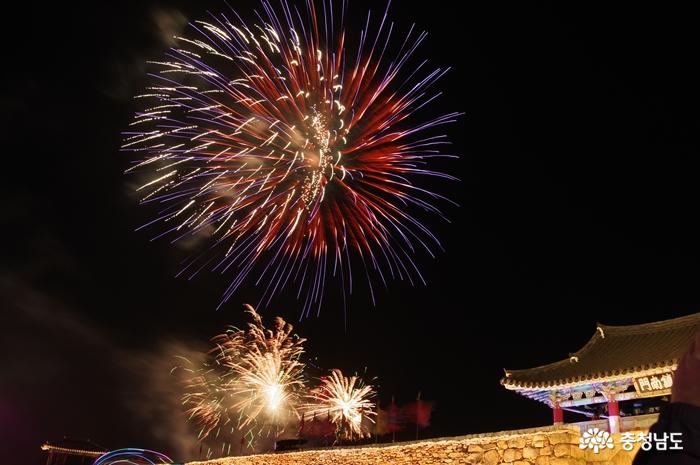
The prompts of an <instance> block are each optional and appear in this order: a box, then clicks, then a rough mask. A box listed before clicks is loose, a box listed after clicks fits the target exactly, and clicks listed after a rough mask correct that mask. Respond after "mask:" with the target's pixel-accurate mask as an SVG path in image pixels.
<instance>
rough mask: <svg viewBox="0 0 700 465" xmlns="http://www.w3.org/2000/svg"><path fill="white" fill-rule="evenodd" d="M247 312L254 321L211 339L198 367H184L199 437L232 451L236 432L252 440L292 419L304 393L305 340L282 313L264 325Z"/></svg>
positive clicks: (185, 401)
mask: <svg viewBox="0 0 700 465" xmlns="http://www.w3.org/2000/svg"><path fill="white" fill-rule="evenodd" d="M247 311H248V313H249V314H250V315H251V317H252V320H253V321H252V322H251V323H249V324H248V327H247V328H246V329H239V328H231V329H229V330H228V331H227V332H226V333H224V334H221V335H219V336H216V337H215V338H213V341H214V343H215V347H214V348H213V349H212V350H211V351H210V352H209V354H208V355H209V357H208V360H207V361H205V362H204V364H203V365H202V366H199V367H197V366H195V367H193V366H192V365H193V364H191V363H188V364H187V365H185V366H184V367H182V368H185V369H186V370H188V371H189V372H191V375H190V376H188V379H187V381H186V384H185V390H186V392H185V394H184V396H183V404H184V405H185V407H186V409H187V412H188V414H189V418H190V419H191V420H192V421H193V422H194V423H195V424H196V425H197V428H198V437H199V439H200V440H201V441H205V440H210V442H212V441H218V442H220V443H221V451H220V453H222V454H224V453H231V441H232V438H233V436H234V435H235V434H236V433H238V435H240V436H247V437H248V442H249V443H250V444H251V445H252V442H253V440H254V438H255V437H256V436H258V435H261V434H264V433H266V432H267V433H274V434H278V433H279V432H280V431H283V430H284V428H285V426H287V425H290V424H296V422H297V421H298V420H299V418H300V414H299V408H300V405H301V401H302V398H303V396H304V395H305V393H306V391H305V389H306V385H305V381H304V378H303V371H304V364H303V363H302V362H301V361H300V357H301V356H302V354H303V352H304V349H303V344H304V342H305V339H302V338H299V337H298V336H296V335H294V334H292V330H293V327H292V325H290V324H288V323H286V322H285V321H284V320H283V319H281V318H276V319H275V323H274V325H273V327H272V328H270V329H267V328H265V326H264V325H263V322H262V318H261V317H260V315H259V314H258V313H257V312H256V311H255V310H254V309H253V308H252V307H250V306H247Z"/></svg>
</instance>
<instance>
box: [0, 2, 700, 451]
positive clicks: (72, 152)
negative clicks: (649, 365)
mask: <svg viewBox="0 0 700 465" xmlns="http://www.w3.org/2000/svg"><path fill="white" fill-rule="evenodd" d="M24 3H25V4H26V5H27V8H28V9H27V10H22V9H21V7H19V6H17V5H16V6H15V7H12V9H11V10H12V11H4V12H3V17H4V19H5V21H4V25H3V31H2V34H3V35H4V36H5V37H3V56H2V59H3V62H4V64H3V66H2V86H1V87H2V91H3V94H2V112H0V115H1V116H0V117H1V118H2V124H1V126H2V128H3V129H2V132H0V134H1V135H0V137H2V144H1V145H0V146H1V147H2V154H3V164H2V176H3V178H4V180H3V182H2V187H3V189H4V193H3V196H2V200H3V208H2V211H1V212H0V218H2V220H1V221H2V222H3V229H2V230H3V233H4V234H3V236H4V240H3V245H4V246H3V254H2V255H3V258H2V260H1V261H0V296H1V297H2V311H1V312H0V354H2V356H1V358H0V362H1V363H0V456H2V457H3V460H4V463H9V464H15V463H16V464H38V463H41V454H40V451H39V446H40V445H41V443H42V442H43V441H45V440H58V439H60V438H61V437H63V436H64V435H68V436H73V437H83V438H84V437H89V438H91V439H92V440H94V441H96V442H97V443H99V444H102V445H104V446H105V447H108V448H118V447H125V446H135V447H136V446H140V447H150V448H153V449H156V450H160V451H163V452H166V453H171V454H172V455H173V456H174V458H176V459H183V458H185V457H180V456H179V455H178V452H179V451H180V450H181V446H182V444H180V443H181V442H184V440H183V439H181V435H182V434H183V432H184V431H185V428H186V426H185V425H184V424H181V421H180V420H181V418H180V414H179V413H178V412H177V409H176V407H174V406H173V402H171V400H172V398H174V396H176V395H178V394H179V391H178V387H177V386H176V385H175V384H174V383H172V382H170V381H169V379H168V374H167V371H168V369H169V368H170V367H171V366H172V365H173V363H174V362H173V359H172V356H173V355H175V354H176V353H177V350H179V349H181V348H192V349H197V348H201V347H204V346H205V345H206V341H207V339H208V338H209V337H211V336H213V335H215V334H217V333H219V332H220V331H221V330H222V329H223V328H224V327H225V325H227V324H237V325H240V324H241V323H243V321H244V318H243V313H242V311H241V308H242V304H243V303H246V302H250V303H255V302H257V298H258V296H259V293H260V289H257V288H255V287H252V286H250V287H246V288H244V289H242V290H241V291H240V292H239V293H238V294H237V295H236V296H234V297H233V298H232V299H231V300H230V301H229V303H228V304H227V305H225V306H224V307H223V308H222V309H221V310H219V311H216V310H215V307H216V305H217V304H218V303H219V299H220V297H221V294H222V292H223V290H224V288H225V285H226V284H227V283H228V279H229V278H230V276H228V277H227V276H223V277H222V276H219V275H216V274H212V273H205V274H202V275H200V276H199V277H198V278H197V279H195V280H193V281H186V280H183V279H177V278H175V277H174V275H175V274H176V273H177V271H178V270H179V267H180V265H179V263H180V262H181V261H182V260H184V259H185V258H187V257H188V254H187V252H186V251H183V250H180V249H178V248H177V247H173V246H171V245H170V244H169V242H168V241H167V240H165V241H158V242H150V241H149V239H150V238H151V237H152V235H153V234H150V233H148V232H146V233H144V232H135V231H134V230H135V228H136V227H138V226H139V225H141V224H142V223H144V222H146V221H147V220H148V219H149V218H150V217H151V215H152V213H153V211H152V210H149V209H148V208H143V207H138V206H137V205H136V201H135V200H134V198H133V196H132V194H131V193H130V189H129V187H128V180H127V179H126V178H125V176H124V175H123V174H122V173H123V171H124V169H125V168H126V167H127V166H128V161H129V157H130V155H129V154H125V153H120V152H119V150H118V149H119V146H120V141H121V136H120V132H121V131H123V130H124V129H125V128H126V125H127V124H128V123H129V122H130V119H131V116H132V114H133V111H134V110H135V109H136V108H137V107H136V106H135V105H134V102H133V101H132V98H131V97H132V96H133V95H134V94H137V93H138V92H140V91H141V89H142V88H143V86H144V85H145V84H146V80H145V70H146V68H145V61H146V60H147V59H153V58H159V57H161V54H162V53H163V52H164V51H165V49H166V43H165V41H164V37H167V36H168V35H171V34H172V32H173V31H175V30H178V28H179V27H180V23H181V22H182V21H183V20H185V19H187V20H195V19H200V18H204V17H205V15H206V12H207V10H208V9H212V10H221V9H225V8H226V5H225V4H224V2H223V1H221V2H218V1H209V2H199V1H190V2H187V1H175V0H173V1H161V2H154V1H143V2H138V3H137V4H133V5H124V4H121V3H115V4H114V5H112V6H102V5H101V4H99V3H93V6H91V7H78V6H76V7H71V6H68V5H65V4H64V2H54V5H53V6H48V7H47V6H43V5H40V4H38V3H37V4H34V3H33V2H24ZM232 3H233V4H235V5H239V4H240V6H237V8H238V9H239V10H240V11H249V10H250V9H251V8H252V7H253V6H254V5H255V3H254V2H252V1H241V2H232ZM470 3H473V4H474V5H473V6H466V7H465V8H466V10H464V12H463V13H460V12H457V11H455V10H453V7H452V5H453V2H428V3H426V4H422V5H420V6H418V4H416V3H414V2H406V3H403V2H401V3H399V2H396V4H395V5H394V6H393V7H392V9H391V13H390V15H391V17H392V18H394V19H395V20H396V22H397V23H398V24H399V25H403V26H409V25H410V24H411V22H413V21H416V22H417V25H418V26H419V27H420V28H422V29H425V30H427V31H429V36H428V41H427V43H426V44H425V45H424V46H423V47H422V48H421V49H420V51H419V55H420V56H425V57H428V58H430V60H431V63H433V65H434V66H443V67H444V66H452V67H453V69H452V71H451V72H450V73H449V74H448V75H447V76H446V77H445V78H444V79H443V80H442V81H441V83H440V85H439V87H440V88H441V89H442V90H443V91H444V96H443V98H441V99H440V100H439V101H438V102H437V103H435V104H434V105H433V108H432V109H431V110H430V111H431V112H440V111H463V112H465V116H464V117H462V118H461V120H460V121H459V123H457V124H454V125H452V126H449V127H447V128H446V129H445V132H446V133H447V134H448V135H449V136H450V137H451V139H452V140H453V142H454V147H453V150H454V151H455V152H456V153H459V154H460V155H461V159H460V160H459V161H456V162H453V163H450V164H448V165H447V169H449V171H450V173H452V174H454V175H456V176H457V177H459V178H460V179H461V182H459V183H441V184H436V185H434V186H432V187H435V188H437V189H439V190H440V192H442V193H446V194H448V195H449V196H450V197H451V198H452V199H454V200H455V201H456V202H458V203H459V204H460V207H458V208H456V207H449V206H447V205H443V206H444V207H445V211H446V212H447V214H448V216H449V217H450V218H451V220H452V223H451V224H448V223H445V222H441V221H440V220H439V219H437V218H434V217H422V218H424V219H425V221H426V223H427V224H429V225H430V227H431V229H432V230H433V231H434V232H435V233H436V235H437V236H438V237H439V238H441V240H442V243H443V246H444V248H445V252H444V253H438V254H437V257H436V258H435V259H432V258H430V257H429V256H426V255H421V256H419V257H418V260H419V262H420V264H421V265H422V268H423V270H424V276H425V278H426V280H427V282H428V285H427V286H425V287H423V286H417V287H411V286H409V285H408V284H407V283H404V282H396V281H395V282H390V283H389V285H388V287H387V288H386V289H383V288H380V289H379V291H378V292H377V294H376V305H375V306H373V305H372V303H371V299H370V296H369V294H368V293H367V291H366V289H363V288H358V289H357V290H356V292H355V293H354V294H353V295H352V297H351V300H350V302H349V305H348V313H347V316H345V315H344V312H343V305H342V298H341V296H340V294H339V293H338V292H336V291H335V290H330V291H329V293H328V296H327V298H326V300H325V302H324V305H323V308H322V310H321V313H320V316H318V317H315V316H313V317H311V318H308V319H304V320H302V321H299V318H298V315H299V313H300V308H301V303H300V302H298V301H296V300H295V299H294V295H293V293H287V294H283V295H282V296H280V297H279V298H278V299H276V300H275V301H274V303H273V305H272V306H271V307H270V308H268V309H264V310H262V313H263V315H267V316H273V315H281V316H283V317H285V318H286V319H287V320H289V321H291V322H293V323H294V324H295V325H296V329H297V331H298V332H299V333H300V334H301V335H303V336H305V337H307V338H308V339H309V342H308V344H307V351H308V352H309V353H310V354H311V355H314V356H317V357H318V363H319V364H320V365H321V366H324V367H327V368H333V367H338V368H341V369H343V370H344V371H348V372H352V371H355V370H358V371H362V370H364V368H365V367H367V373H369V374H370V375H372V376H377V377H378V382H379V384H380V399H381V402H382V403H383V404H385V403H387V402H388V401H389V400H390V399H391V397H392V395H393V396H395V398H396V399H397V401H398V402H399V403H403V402H409V401H410V400H412V399H414V398H415V395H416V393H417V391H419V390H420V391H422V393H423V398H424V399H428V400H433V401H435V412H434V415H433V418H432V425H431V426H430V427H429V428H428V429H427V430H426V431H425V432H424V433H423V434H424V435H425V436H446V435H460V434H468V433H476V432H487V431H494V430H501V429H515V428H522V427H530V426H537V425H542V424H548V423H549V422H550V420H551V415H550V412H549V411H548V409H547V408H546V407H545V406H543V405H541V404H536V403H534V402H533V401H531V400H528V399H525V398H523V397H520V396H517V395H516V394H513V393H512V392H509V391H506V390H505V389H504V388H502V387H501V386H500V385H499V379H500V378H501V376H502V374H503V367H508V368H525V367H530V366H535V365H540V364H543V363H548V362H551V361H555V360H559V359H561V358H564V357H566V356H567V355H568V353H569V352H574V351H576V350H578V349H579V348H580V347H581V346H582V345H583V344H584V343H585V342H586V341H587V340H588V339H589V337H590V336H591V335H592V334H593V332H594V330H595V323H596V322H597V321H599V322H602V323H605V324H633V323H641V322H647V321H654V320H658V319H665V318H671V317H675V316H680V315H685V314H689V313H693V312H696V311H698V310H699V309H700V288H699V286H698V283H699V282H700V281H699V279H700V266H699V265H700V247H699V246H698V244H700V242H699V241H698V237H699V236H700V223H698V221H697V219H696V218H697V214H698V207H697V206H698V183H697V179H698V162H697V159H698V135H699V132H698V124H699V121H700V116H699V115H700V85H699V83H700V72H699V71H698V68H697V65H696V64H697V60H698V49H699V45H700V31H699V30H698V28H697V25H696V16H695V15H694V14H693V12H691V11H683V10H677V9H673V8H672V7H670V6H664V5H663V4H656V5H655V6H654V8H653V9H651V8H649V9H644V8H642V7H640V6H639V5H635V6H629V7H617V9H610V5H607V4H605V3H601V4H600V5H593V4H588V3H587V4H586V7H585V8H584V6H583V5H581V6H574V5H571V6H564V5H558V6H556V7H553V6H543V5H540V6H533V5H532V4H531V3H528V2H526V3H523V2H515V3H514V4H512V5H505V4H500V3H499V4H495V3H494V2H470ZM485 3H489V6H484V5H481V6H479V7H476V6H475V5H476V4H485ZM372 4H373V2H369V1H360V0H351V2H350V8H351V10H350V11H351V13H352V14H353V16H352V21H354V22H355V24H356V25H358V27H357V28H355V31H356V32H357V31H359V25H360V24H361V23H362V21H363V20H364V14H365V12H366V10H367V9H368V8H369V7H370V6H372ZM3 8H5V7H3ZM372 8H374V10H375V11H376V12H379V10H380V9H381V7H380V6H378V4H376V3H375V4H374V5H373V6H372ZM332 285H334V284H332ZM183 350H184V349H183ZM166 399H167V400H166ZM409 436H410V434H409V435H407V437H406V439H408V437H409ZM400 437H401V435H400ZM8 459H9V461H8Z"/></svg>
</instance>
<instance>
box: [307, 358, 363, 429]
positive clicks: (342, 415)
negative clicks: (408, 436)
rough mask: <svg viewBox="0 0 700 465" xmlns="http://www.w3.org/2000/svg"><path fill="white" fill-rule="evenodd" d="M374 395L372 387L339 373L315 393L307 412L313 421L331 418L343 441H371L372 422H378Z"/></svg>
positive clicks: (312, 392)
mask: <svg viewBox="0 0 700 465" xmlns="http://www.w3.org/2000/svg"><path fill="white" fill-rule="evenodd" d="M374 395H375V391H374V388H373V387H372V386H370V385H365V384H364V383H363V382H362V380H361V379H359V378H358V377H357V376H351V377H350V378H348V377H346V376H344V375H343V373H342V372H341V371H340V370H337V369H336V370H332V371H331V374H330V376H327V377H324V378H322V379H321V384H320V385H319V386H318V387H316V388H315V389H313V390H312V391H311V393H310V394H309V399H310V401H309V403H308V404H307V405H306V407H305V411H306V412H307V413H308V414H310V415H311V416H312V417H316V416H317V415H321V416H322V415H327V416H328V417H329V419H330V420H331V421H332V422H333V423H335V425H336V428H337V432H338V434H339V436H340V437H342V438H343V439H361V438H364V437H369V435H370V432H369V429H368V422H369V423H373V422H374V420H373V417H374V416H375V415H376V412H375V411H374V407H375V405H374V402H372V401H371V399H372V397H374Z"/></svg>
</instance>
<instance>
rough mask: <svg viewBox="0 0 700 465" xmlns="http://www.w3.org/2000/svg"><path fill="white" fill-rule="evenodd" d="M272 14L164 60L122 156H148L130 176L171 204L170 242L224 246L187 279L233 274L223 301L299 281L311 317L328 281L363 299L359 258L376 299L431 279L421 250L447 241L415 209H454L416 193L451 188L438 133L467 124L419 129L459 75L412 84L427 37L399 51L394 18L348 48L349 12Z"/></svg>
mask: <svg viewBox="0 0 700 465" xmlns="http://www.w3.org/2000/svg"><path fill="white" fill-rule="evenodd" d="M262 5H263V8H264V13H265V14H264V15H262V16H261V15H258V18H259V24H255V25H250V26H249V25H248V24H246V22H244V21H243V20H242V19H241V17H240V16H239V15H237V14H236V13H235V12H231V13H222V14H218V15H212V16H211V19H210V20H209V21H207V22H204V21H197V22H195V23H193V24H192V31H191V32H192V34H191V35H190V37H188V38H182V37H181V38H178V45H176V46H175V47H174V48H173V49H171V50H170V52H169V53H168V55H167V58H166V59H165V60H161V61H158V62H154V64H155V65H156V66H157V67H158V68H159V72H157V73H154V74H153V75H152V78H153V81H154V82H153V85H152V86H150V87H148V91H147V93H146V94H144V95H140V96H137V98H139V99H140V100H142V101H143V102H147V103H146V105H145V106H146V109H145V110H143V111H141V112H138V113H137V114H136V117H135V120H134V122H133V123H132V127H133V129H132V130H131V131H130V132H128V133H126V139H125V141H124V144H123V149H124V150H127V151H130V152H132V153H134V154H136V155H137V156H138V159H137V160H136V161H135V163H134V165H133V166H132V167H131V168H130V169H129V170H128V171H129V172H138V173H142V174H143V176H144V181H143V183H142V184H141V186H140V187H139V188H138V189H137V190H138V191H139V192H140V193H143V194H144V196H143V198H142V201H143V202H145V203H151V202H153V203H158V204H160V205H164V208H163V210H161V211H160V213H159V215H158V216H157V218H156V220H154V221H152V222H150V223H149V225H150V224H153V223H156V222H158V223H161V224H163V225H165V226H166V227H165V231H163V232H162V233H161V234H159V236H163V235H166V234H169V235H171V237H172V239H173V240H178V239H184V238H187V237H190V236H199V235H203V236H206V237H211V240H210V244H209V245H208V246H207V247H203V251H202V253H201V254H200V255H199V256H197V257H196V258H195V259H193V260H192V261H191V262H190V264H188V265H187V267H185V269H184V270H183V272H185V273H188V274H190V275H194V274H196V273H197V272H198V271H200V270H201V269H203V268H205V267H208V268H210V269H213V270H216V271H220V272H225V271H229V272H232V274H233V275H234V278H233V281H232V283H231V284H230V286H229V288H228V289H227V291H226V293H225V294H224V297H223V301H222V303H223V302H225V301H226V300H227V299H228V298H230V296H231V295H232V294H233V293H234V291H235V290H236V289H237V288H238V287H239V286H240V285H241V284H242V283H243V282H244V281H245V279H246V277H248V276H249V275H250V273H251V272H252V271H253V270H254V269H255V270H256V274H257V281H256V283H260V282H261V281H262V280H264V282H265V292H264V293H263V296H262V300H267V303H269V300H270V298H272V297H273V296H274V295H276V294H277V293H278V292H280V291H281V290H282V289H283V288H285V287H286V286H287V285H288V284H290V283H292V282H294V283H295V285H297V286H298V296H300V297H303V299H304V311H305V312H306V313H308V311H309V309H310V308H311V307H313V306H316V307H318V308H320V305H321V301H322V298H323V291H324V287H325V280H326V276H327V275H328V274H333V275H336V274H339V275H340V278H341V281H342V286H343V287H344V288H345V289H350V290H351V288H352V273H351V257H358V258H359V260H360V261H361V263H362V264H363V267H364V272H365V274H366V276H367V282H368V283H369V286H370V290H371V289H372V279H373V278H372V276H378V277H379V278H380V279H381V280H382V282H384V283H386V278H387V277H388V276H391V277H393V278H398V279H408V280H410V281H411V282H413V281H414V279H415V278H416V277H418V279H420V280H421V281H422V277H421V275H420V272H419V269H418V267H417V266H416V264H415V262H414V260H413V256H414V255H415V254H416V248H417V247H416V246H418V247H420V248H424V249H426V250H427V251H428V252H429V253H430V250H431V248H432V247H435V246H439V243H438V241H437V239H436V238H435V237H434V236H433V234H432V233H431V232H430V231H429V229H428V228H427V227H426V226H424V225H423V224H422V223H421V222H420V221H419V220H418V219H417V218H416V217H415V216H414V214H413V213H412V210H413V209H418V210H425V211H428V212H431V213H434V214H437V215H439V216H442V214H441V212H440V211H439V210H438V208H437V207H435V206H434V205H433V203H432V202H433V201H434V200H436V199H444V197H442V196H440V195H438V194H436V193H433V192H430V191H429V190H427V189H425V188H423V187H421V186H420V182H419V181H420V179H421V178H425V177H429V176H432V177H438V178H441V179H454V178H453V177H452V176H450V175H448V174H445V173H442V172H438V171H436V170H433V169H431V166H430V164H431V162H432V161H433V159H434V158H436V157H451V155H447V154H443V153H441V151H440V148H441V146H443V145H445V144H447V143H448V142H447V140H446V138H445V137H444V136H442V135H435V134H432V135H428V134H427V133H426V131H427V130H429V129H431V128H434V127H436V126H439V125H442V124H445V123H449V122H453V121H454V120H455V118H456V117H457V116H458V114H457V113H449V114H445V115H442V116H438V117H435V118H432V119H427V120H425V119H424V120H420V118H419V115H420V112H418V110H419V109H420V108H421V107H423V106H424V105H426V104H427V103H429V102H430V101H431V100H433V99H434V98H435V97H436V96H437V95H439V93H436V94H430V93H429V91H428V88H429V87H430V86H431V85H432V84H433V83H434V82H435V81H436V80H437V79H439V78H440V77H441V76H442V75H443V74H444V73H445V72H446V71H447V70H441V69H436V70H433V71H424V67H425V62H422V63H417V64H416V65H415V66H413V63H412V64H411V70H410V72H409V70H408V69H407V68H408V63H409V58H410V57H411V56H412V55H413V54H414V52H415V50H416V48H417V47H418V45H419V44H420V43H421V42H422V41H423V40H424V38H425V36H426V34H425V33H424V32H420V33H418V32H416V31H415V30H414V28H413V27H411V28H410V30H408V31H407V33H406V35H405V36H404V38H403V40H402V41H397V42H396V45H397V46H396V47H392V46H391V44H392V41H391V40H390V38H391V35H392V32H393V29H394V25H393V23H391V24H389V22H388V21H387V14H386V12H385V13H384V16H383V17H382V19H381V22H380V23H379V24H378V25H375V26H371V24H370V17H369V16H368V18H367V23H366V25H365V28H364V29H363V30H362V31H361V33H360V34H359V40H357V41H356V42H353V45H352V46H350V45H348V42H347V41H346V33H345V30H344V27H345V12H346V7H347V5H346V4H345V3H339V2H336V1H333V0H330V1H323V3H321V6H320V7H319V6H318V5H316V4H315V3H314V2H313V1H312V0H309V1H307V3H306V9H305V10H304V11H301V12H300V11H299V10H297V9H296V8H292V6H290V5H289V4H288V3H286V2H281V3H280V6H279V8H277V9H275V8H273V7H272V5H271V4H270V3H268V2H267V1H263V3H262ZM338 7H340V8H338ZM334 8H335V10H334ZM387 9H388V6H387ZM319 10H321V11H319ZM338 10H339V11H338ZM319 13H320V14H319ZM319 18H321V19H323V21H320V20H319ZM372 29H374V30H375V32H371V30H372ZM370 37H373V39H370ZM256 267H257V268H256ZM263 304H264V303H263Z"/></svg>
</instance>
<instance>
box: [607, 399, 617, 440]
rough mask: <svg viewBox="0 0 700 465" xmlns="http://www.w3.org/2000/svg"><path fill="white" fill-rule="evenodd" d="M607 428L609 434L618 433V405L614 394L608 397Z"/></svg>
mask: <svg viewBox="0 0 700 465" xmlns="http://www.w3.org/2000/svg"><path fill="white" fill-rule="evenodd" d="M608 426H609V429H610V433H619V432H620V404H618V403H617V399H615V394H611V395H610V396H609V397H608Z"/></svg>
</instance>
